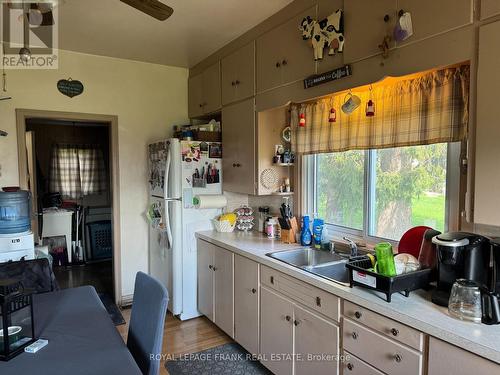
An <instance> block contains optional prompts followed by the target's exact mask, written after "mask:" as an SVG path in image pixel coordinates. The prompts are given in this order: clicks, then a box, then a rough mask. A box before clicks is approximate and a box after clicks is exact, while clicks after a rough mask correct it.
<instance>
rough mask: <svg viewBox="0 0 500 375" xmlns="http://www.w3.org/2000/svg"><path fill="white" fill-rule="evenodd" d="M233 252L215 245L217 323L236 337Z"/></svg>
mask: <svg viewBox="0 0 500 375" xmlns="http://www.w3.org/2000/svg"><path fill="white" fill-rule="evenodd" d="M233 257H234V255H233V253H232V252H231V251H227V250H224V249H222V248H220V247H218V246H214V268H215V272H214V273H215V324H217V326H218V327H219V328H220V329H222V330H223V331H224V332H226V333H227V334H228V335H229V336H231V337H234V318H233V317H234V315H233V306H234V304H233V301H234V294H233V285H234V284H233Z"/></svg>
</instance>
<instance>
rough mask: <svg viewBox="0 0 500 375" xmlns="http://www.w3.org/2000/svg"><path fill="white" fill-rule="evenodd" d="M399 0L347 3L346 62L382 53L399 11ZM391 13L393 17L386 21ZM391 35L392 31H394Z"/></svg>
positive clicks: (345, 5)
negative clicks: (381, 50)
mask: <svg viewBox="0 0 500 375" xmlns="http://www.w3.org/2000/svg"><path fill="white" fill-rule="evenodd" d="M397 5H398V3H397V0H377V1H373V0H349V1H345V2H344V35H345V45H344V52H343V53H344V62H345V63H351V62H353V61H357V60H360V59H363V58H367V57H369V56H372V55H376V54H377V53H380V49H379V48H378V46H379V44H380V43H381V42H382V40H383V38H384V36H385V35H386V34H387V33H389V29H390V27H389V24H390V23H391V20H392V23H393V22H394V19H395V17H396V13H397V10H396V9H397ZM386 15H388V16H389V18H390V20H389V22H388V23H386V22H384V17H385V16H386ZM391 34H392V33H391Z"/></svg>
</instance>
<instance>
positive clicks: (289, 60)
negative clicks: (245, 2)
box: [256, 6, 316, 92]
mask: <svg viewBox="0 0 500 375" xmlns="http://www.w3.org/2000/svg"><path fill="white" fill-rule="evenodd" d="M307 16H310V17H312V18H316V7H315V6H314V7H311V8H309V9H308V10H306V11H304V12H302V13H301V14H299V15H297V16H295V17H294V18H292V19H290V20H289V21H288V22H285V23H284V24H282V25H281V26H278V27H276V28H275V29H273V30H271V31H269V32H267V33H266V34H264V35H262V36H261V37H259V38H258V39H257V47H256V60H257V65H256V69H257V71H256V74H257V91H258V92H261V91H264V90H268V89H271V88H274V87H277V86H280V85H284V84H287V83H291V82H294V81H297V80H301V79H304V78H306V77H307V76H309V75H311V74H314V73H315V62H314V54H313V50H312V47H311V43H310V41H307V42H306V41H304V40H302V35H301V31H299V26H300V23H301V21H302V19H303V18H304V17H307Z"/></svg>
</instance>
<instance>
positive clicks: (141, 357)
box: [127, 272, 168, 375]
mask: <svg viewBox="0 0 500 375" xmlns="http://www.w3.org/2000/svg"><path fill="white" fill-rule="evenodd" d="M167 304H168V291H167V289H166V288H165V287H164V286H163V285H162V284H160V283H159V282H158V281H157V280H156V279H154V278H152V277H151V276H149V275H146V274H145V273H143V272H138V273H137V275H136V277H135V286H134V300H133V302H132V312H131V316H130V325H129V330H128V337H127V347H128V349H129V350H130V352H131V353H132V356H133V357H134V359H135V361H136V363H137V365H138V366H139V368H140V369H141V371H142V373H143V374H147V375H156V374H158V373H159V371H160V359H159V357H160V356H161V349H162V342H163V328H164V325H165V316H166V313H167Z"/></svg>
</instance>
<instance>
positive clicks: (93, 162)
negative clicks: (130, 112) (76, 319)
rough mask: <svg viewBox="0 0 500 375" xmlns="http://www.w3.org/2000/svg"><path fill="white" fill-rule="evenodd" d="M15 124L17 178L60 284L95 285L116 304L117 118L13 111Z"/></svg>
mask: <svg viewBox="0 0 500 375" xmlns="http://www.w3.org/2000/svg"><path fill="white" fill-rule="evenodd" d="M17 125H18V129H17V130H18V144H19V150H20V152H19V160H20V162H19V175H20V185H21V187H22V188H23V189H29V190H30V191H31V192H32V195H33V211H34V213H35V215H34V218H35V219H34V220H33V223H32V224H33V225H32V228H33V232H34V233H35V238H36V239H38V240H36V242H38V244H39V245H40V246H41V247H40V248H39V250H40V251H43V252H44V253H46V254H48V257H49V258H50V260H51V261H52V262H53V269H54V273H55V275H56V279H57V281H58V283H59V285H60V287H61V288H63V289H64V288H72V287H78V286H81V285H92V286H94V287H95V288H96V290H97V292H98V293H99V294H100V296H101V299H102V298H103V296H106V297H104V298H106V299H109V300H114V301H115V302H116V303H117V304H121V286H120V284H121V282H120V281H121V278H120V273H119V264H120V252H119V220H118V219H117V218H118V217H119V215H118V197H117V196H116V195H117V192H118V189H117V183H118V175H117V171H118V170H117V166H118V149H117V143H118V142H117V118H116V117H115V116H103V115H89V114H77V113H56V112H48V111H30V110H18V111H17ZM23 141H24V145H23V144H22V143H23ZM21 150H23V151H25V152H21Z"/></svg>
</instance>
